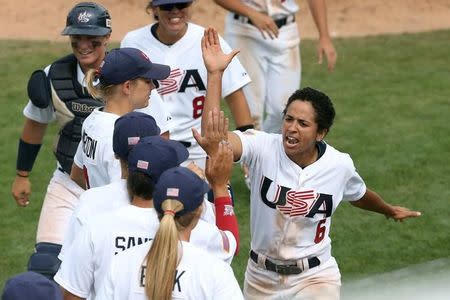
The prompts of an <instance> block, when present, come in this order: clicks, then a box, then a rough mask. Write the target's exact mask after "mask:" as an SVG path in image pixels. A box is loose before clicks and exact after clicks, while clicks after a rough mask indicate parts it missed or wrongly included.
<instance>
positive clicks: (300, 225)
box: [235, 130, 366, 260]
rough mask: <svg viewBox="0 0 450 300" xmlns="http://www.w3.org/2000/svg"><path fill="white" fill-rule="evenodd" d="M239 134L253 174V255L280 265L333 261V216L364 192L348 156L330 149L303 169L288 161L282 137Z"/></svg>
mask: <svg viewBox="0 0 450 300" xmlns="http://www.w3.org/2000/svg"><path fill="white" fill-rule="evenodd" d="M235 133H236V134H237V135H238V136H239V137H240V139H241V142H242V157H241V160H242V161H243V162H244V163H246V164H247V165H248V167H249V171H250V174H252V176H251V195H250V199H251V236H252V241H251V246H252V249H253V250H254V251H256V252H257V253H261V254H263V255H266V256H268V257H269V258H272V259H279V260H298V259H302V258H306V257H311V256H318V257H319V259H320V258H321V257H328V258H329V257H330V256H331V240H330V238H329V236H328V234H329V231H330V225H331V215H332V214H333V212H334V211H335V209H336V208H337V206H338V205H339V203H340V202H341V201H342V200H343V199H346V200H350V201H354V200H359V199H361V198H362V197H363V196H364V194H365V192H366V185H365V183H364V181H363V180H362V178H361V177H360V176H359V175H358V173H357V172H356V170H355V167H354V165H353V161H352V159H351V158H350V156H349V155H348V154H346V153H342V152H339V151H337V150H336V149H334V148H333V147H332V146H330V145H326V149H325V152H324V153H323V155H322V156H321V157H320V158H319V159H318V160H317V161H316V162H314V163H313V164H311V165H309V166H307V167H305V168H304V169H302V168H301V167H300V166H298V165H297V164H296V163H294V162H293V161H292V160H290V159H289V158H288V157H287V155H286V153H285V152H284V148H283V144H282V136H281V135H280V134H268V133H264V132H262V131H256V130H247V131H246V132H244V133H241V132H238V131H235Z"/></svg>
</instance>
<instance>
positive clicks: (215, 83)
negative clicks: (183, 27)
mask: <svg viewBox="0 0 450 300" xmlns="http://www.w3.org/2000/svg"><path fill="white" fill-rule="evenodd" d="M237 53H238V51H236V50H233V51H232V52H231V53H229V54H225V53H223V51H222V48H221V47H220V43H219V35H218V34H217V31H216V30H215V29H213V28H207V29H205V33H204V35H203V38H202V55H203V61H204V63H205V66H206V70H207V71H208V82H207V89H206V101H205V104H204V107H203V116H202V124H201V129H202V134H201V135H200V133H199V132H198V131H197V130H195V129H194V128H193V129H192V133H193V135H194V138H195V139H196V140H197V142H198V143H199V145H200V146H201V147H202V148H203V149H204V150H205V151H206V153H208V155H211V154H213V153H214V152H215V151H216V150H217V145H218V142H220V141H221V140H228V141H229V142H230V144H231V147H232V149H233V153H234V159H235V160H238V159H239V158H240V157H241V153H242V145H241V142H240V139H239V137H237V135H236V134H234V133H232V132H228V120H227V119H226V118H225V117H224V115H223V112H220V98H221V91H222V75H223V72H224V70H225V69H226V67H227V66H228V64H229V63H230V62H231V60H232V59H233V57H234V56H235V55H236V54H237Z"/></svg>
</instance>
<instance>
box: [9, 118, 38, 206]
mask: <svg viewBox="0 0 450 300" xmlns="http://www.w3.org/2000/svg"><path fill="white" fill-rule="evenodd" d="M46 129H47V124H44V123H39V122H36V121H33V120H31V119H28V118H26V120H25V124H24V126H23V130H22V135H21V137H20V139H21V141H20V144H19V151H18V153H17V170H16V177H15V179H14V182H13V184H12V187H11V194H12V196H13V197H14V199H15V200H16V203H17V205H19V206H22V207H24V206H27V205H28V204H29V203H30V198H29V197H30V194H31V183H30V179H29V177H28V176H29V175H30V172H31V169H32V168H33V164H34V161H35V159H36V157H37V155H38V153H39V149H40V146H41V144H42V140H43V139H44V135H45V130H46Z"/></svg>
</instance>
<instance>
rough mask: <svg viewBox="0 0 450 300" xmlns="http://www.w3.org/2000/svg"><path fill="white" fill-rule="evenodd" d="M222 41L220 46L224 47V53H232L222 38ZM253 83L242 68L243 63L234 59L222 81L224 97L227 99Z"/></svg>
mask: <svg viewBox="0 0 450 300" xmlns="http://www.w3.org/2000/svg"><path fill="white" fill-rule="evenodd" d="M219 39H220V45H221V46H222V49H223V52H224V53H230V52H231V51H232V49H231V47H230V46H229V45H228V43H227V42H226V41H225V40H224V39H223V38H222V37H219ZM250 82H251V79H250V76H249V75H248V73H247V71H246V70H245V68H244V66H242V64H241V62H240V61H239V59H238V58H237V57H234V58H233V60H232V61H231V63H230V64H229V65H228V67H227V68H226V69H225V72H224V73H223V79H222V97H226V96H228V95H230V94H231V93H233V92H235V91H237V90H238V89H240V88H243V87H244V86H246V85H247V84H248V83H250Z"/></svg>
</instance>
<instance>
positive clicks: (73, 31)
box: [61, 26, 111, 36]
mask: <svg viewBox="0 0 450 300" xmlns="http://www.w3.org/2000/svg"><path fill="white" fill-rule="evenodd" d="M109 33H111V29H110V28H104V27H99V26H85V27H74V26H67V27H66V28H64V30H63V31H62V32H61V35H89V36H105V35H107V34H109Z"/></svg>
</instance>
